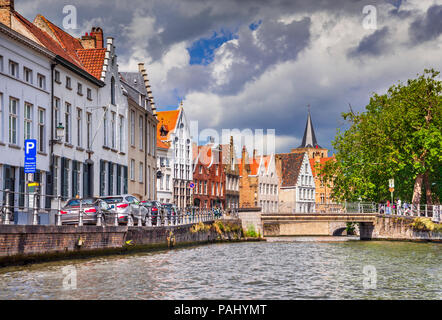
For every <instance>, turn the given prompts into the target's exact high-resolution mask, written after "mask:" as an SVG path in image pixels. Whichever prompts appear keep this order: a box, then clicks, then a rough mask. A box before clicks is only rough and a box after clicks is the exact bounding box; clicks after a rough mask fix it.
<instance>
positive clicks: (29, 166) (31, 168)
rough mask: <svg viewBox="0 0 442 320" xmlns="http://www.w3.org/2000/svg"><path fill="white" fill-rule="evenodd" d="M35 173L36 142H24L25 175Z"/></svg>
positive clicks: (32, 140)
mask: <svg viewBox="0 0 442 320" xmlns="http://www.w3.org/2000/svg"><path fill="white" fill-rule="evenodd" d="M36 171H37V140H34V139H29V140H25V173H35V172H36Z"/></svg>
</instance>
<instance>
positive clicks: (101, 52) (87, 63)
mask: <svg viewBox="0 0 442 320" xmlns="http://www.w3.org/2000/svg"><path fill="white" fill-rule="evenodd" d="M105 54H106V49H105V48H101V49H80V50H77V55H78V58H79V59H80V61H81V63H82V64H83V66H84V68H85V69H86V71H87V72H89V73H90V74H91V75H93V76H94V77H95V78H97V79H101V72H102V71H103V63H104V56H105Z"/></svg>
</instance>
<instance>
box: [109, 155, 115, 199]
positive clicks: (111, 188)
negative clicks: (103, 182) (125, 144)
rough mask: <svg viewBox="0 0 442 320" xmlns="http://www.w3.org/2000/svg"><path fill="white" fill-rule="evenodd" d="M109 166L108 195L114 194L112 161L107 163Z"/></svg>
mask: <svg viewBox="0 0 442 320" xmlns="http://www.w3.org/2000/svg"><path fill="white" fill-rule="evenodd" d="M108 167H109V175H108V179H109V186H108V192H109V193H108V196H112V195H114V164H113V163H112V162H109V163H108Z"/></svg>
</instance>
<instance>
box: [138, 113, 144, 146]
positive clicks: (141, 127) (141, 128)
mask: <svg viewBox="0 0 442 320" xmlns="http://www.w3.org/2000/svg"><path fill="white" fill-rule="evenodd" d="M143 122H144V119H143V116H140V119H139V129H140V130H139V137H140V138H139V140H140V141H139V142H140V150H143V134H144V132H143V131H144V130H143Z"/></svg>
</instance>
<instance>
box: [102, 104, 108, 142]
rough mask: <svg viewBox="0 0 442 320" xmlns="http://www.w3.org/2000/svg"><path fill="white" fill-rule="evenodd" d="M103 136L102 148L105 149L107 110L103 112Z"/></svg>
mask: <svg viewBox="0 0 442 320" xmlns="http://www.w3.org/2000/svg"><path fill="white" fill-rule="evenodd" d="M103 135H104V141H103V143H104V146H106V147H107V145H108V141H107V110H104V117H103Z"/></svg>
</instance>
